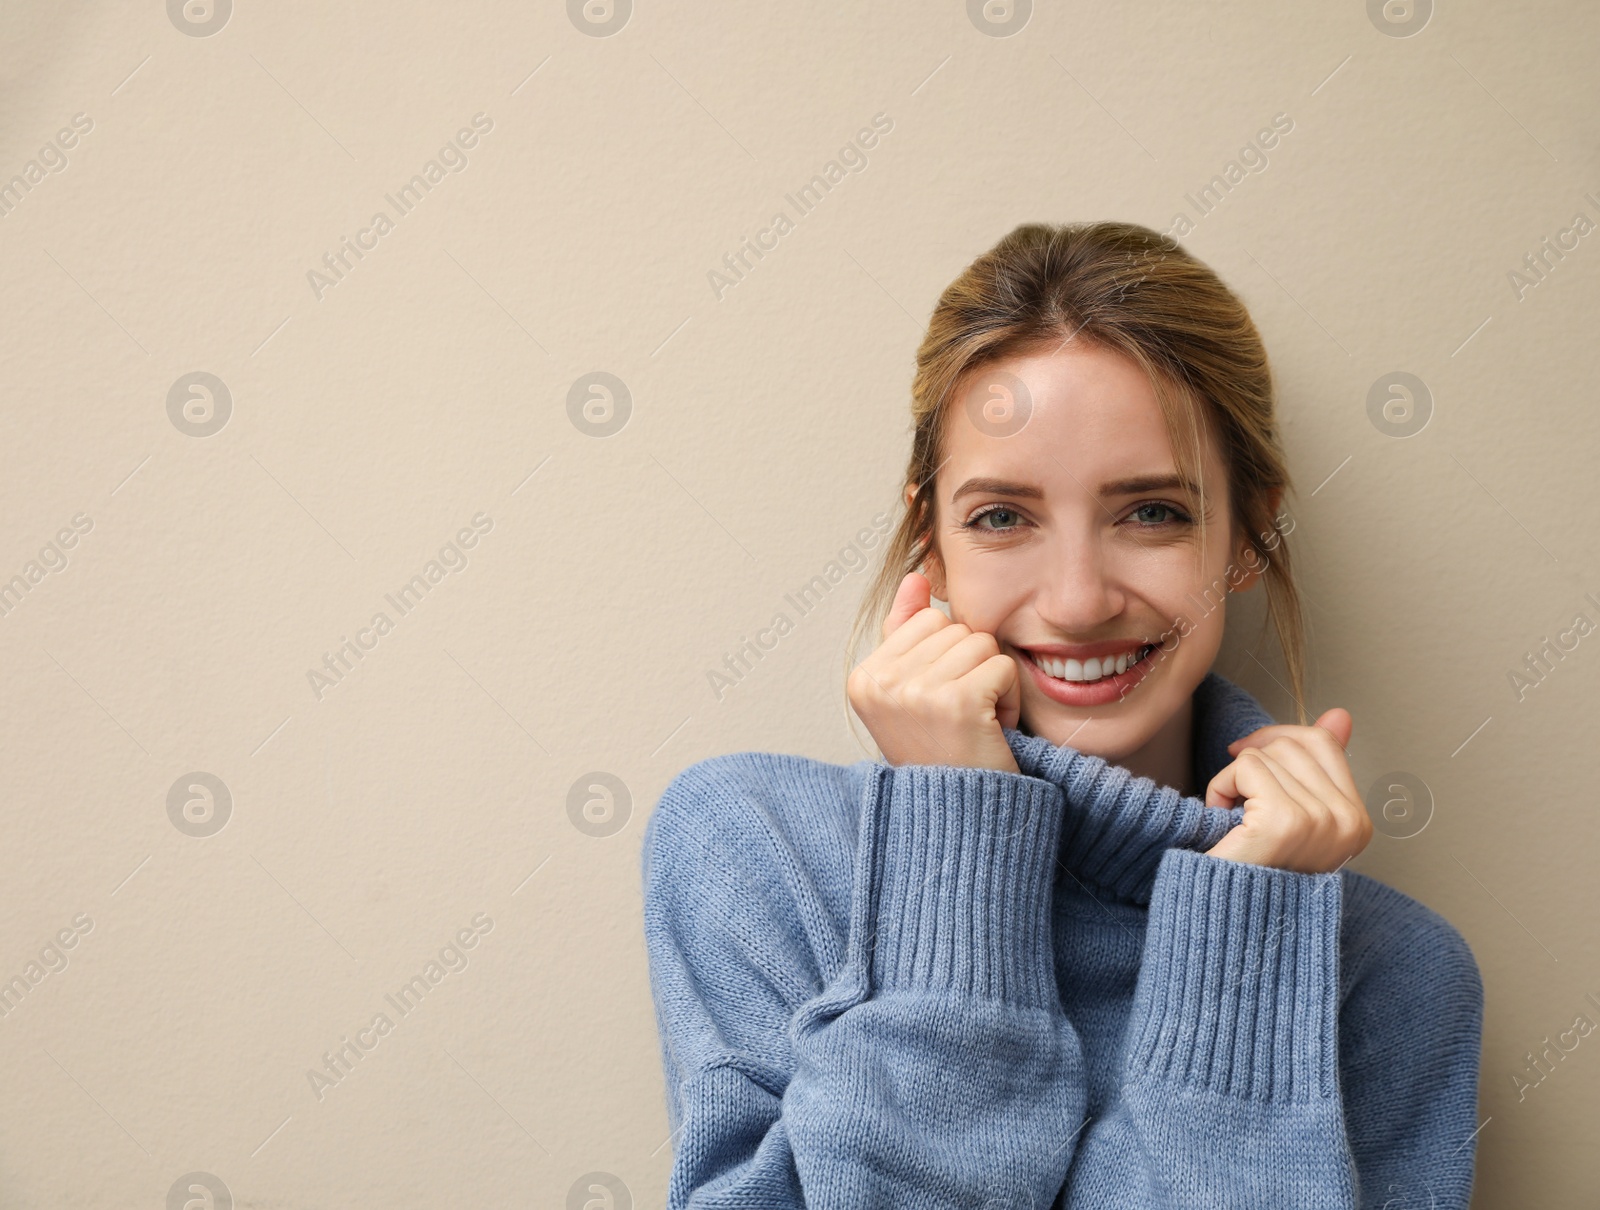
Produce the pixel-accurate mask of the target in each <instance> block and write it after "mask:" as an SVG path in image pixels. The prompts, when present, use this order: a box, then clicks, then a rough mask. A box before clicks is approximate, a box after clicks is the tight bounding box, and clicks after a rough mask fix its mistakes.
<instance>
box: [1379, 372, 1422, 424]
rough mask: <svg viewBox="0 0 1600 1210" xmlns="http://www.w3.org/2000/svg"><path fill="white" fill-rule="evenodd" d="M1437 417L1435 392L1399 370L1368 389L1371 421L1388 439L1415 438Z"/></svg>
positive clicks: (1412, 375)
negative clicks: (1435, 414) (1434, 399)
mask: <svg viewBox="0 0 1600 1210" xmlns="http://www.w3.org/2000/svg"><path fill="white" fill-rule="evenodd" d="M1432 416H1433V392H1432V391H1430V390H1428V384H1427V383H1425V382H1423V381H1422V379H1420V378H1418V377H1417V376H1416V375H1415V374H1408V373H1406V371H1404V370H1395V371H1394V372H1393V373H1389V374H1385V375H1384V376H1383V377H1382V378H1380V379H1378V380H1377V381H1376V382H1374V383H1373V384H1372V386H1370V387H1369V388H1368V389H1367V419H1368V420H1370V421H1372V427H1373V428H1375V429H1377V430H1378V432H1380V433H1382V434H1383V435H1384V436H1385V437H1415V436H1416V435H1417V434H1418V433H1420V432H1422V430H1423V429H1425V428H1427V427H1428V421H1429V420H1430V419H1431V418H1432Z"/></svg>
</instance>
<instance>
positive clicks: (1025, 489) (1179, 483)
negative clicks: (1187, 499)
mask: <svg viewBox="0 0 1600 1210" xmlns="http://www.w3.org/2000/svg"><path fill="white" fill-rule="evenodd" d="M1174 488H1175V489H1177V490H1178V491H1183V492H1188V493H1189V494H1190V495H1193V496H1199V494H1200V489H1199V488H1197V487H1196V486H1195V485H1194V484H1193V483H1192V482H1191V481H1189V480H1188V479H1185V478H1184V477H1183V476H1182V475H1178V474H1164V475H1135V476H1133V477H1131V478H1128V479H1113V480H1111V481H1110V482H1109V483H1102V484H1101V485H1100V494H1101V495H1102V496H1136V495H1139V494H1140V493H1142V492H1160V491H1168V490H1171V489H1174ZM975 494H982V495H986V496H1015V497H1017V498H1019V499H1024V500H1041V499H1043V498H1044V491H1043V489H1041V488H1039V487H1036V486H1035V485H1033V484H1031V483H1014V482H1012V481H1011V480H1009V479H968V480H967V481H966V482H965V483H963V484H962V485H961V486H960V487H958V488H956V490H955V494H954V495H953V496H951V497H950V502H951V503H952V504H954V503H955V502H956V501H957V500H959V499H961V497H962V496H970V495H975Z"/></svg>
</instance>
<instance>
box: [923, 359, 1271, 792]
mask: <svg viewBox="0 0 1600 1210" xmlns="http://www.w3.org/2000/svg"><path fill="white" fill-rule="evenodd" d="M1008 375H1009V376H1011V377H1010V378H1008V377H1007V376H1008ZM1017 380H1020V385H1021V386H1022V387H1023V388H1024V389H1025V391H1026V398H1027V400H1028V401H1029V405H1025V406H1024V407H1021V408H1017V409H1016V410H1014V411H1012V412H1010V413H1008V412H1007V411H1006V410H1005V407H1004V403H1003V401H1004V399H1005V397H1006V396H1005V391H1004V390H1003V389H1002V390H999V391H997V390H995V388H994V386H993V385H992V384H994V383H997V382H998V383H1002V384H1009V386H1010V387H1011V388H1015V387H1016V386H1017V385H1018V382H1017ZM986 399H992V400H996V401H997V405H996V406H992V407H990V408H989V409H988V410H987V411H986V410H985V409H984V408H983V406H982V404H983V402H984V400H986ZM1030 406H1031V410H1030ZM1024 415H1025V416H1026V419H1025V422H1023V423H1021V427H1020V428H1019V427H1017V426H1018V421H1019V420H1020V419H1021V418H1022V417H1023V416H1024ZM947 425H948V428H947V431H946V434H945V449H944V453H945V461H944V463H943V464H942V465H941V467H940V468H939V471H938V473H937V478H936V480H935V487H936V494H937V502H938V503H937V514H938V515H937V521H936V528H935V534H936V537H935V547H934V548H935V550H936V552H937V553H936V555H935V556H934V557H933V558H930V560H929V562H928V565H927V567H926V569H925V570H926V572H927V574H928V577H929V579H930V580H931V581H932V583H933V589H934V595H935V596H937V597H938V598H939V599H940V600H943V601H946V602H948V603H949V606H950V615H951V617H952V618H953V619H955V620H956V621H958V622H963V623H965V624H966V625H968V626H970V627H972V628H973V629H974V630H983V631H987V632H988V633H990V634H992V635H994V636H995V638H996V639H997V640H998V641H999V643H1000V649H1001V651H1002V652H1003V653H1005V654H1006V655H1009V656H1011V657H1013V658H1014V659H1015V660H1016V661H1017V664H1018V669H1019V672H1020V673H1021V677H1022V688H1021V699H1022V713H1021V720H1020V725H1021V726H1022V727H1023V728H1024V729H1026V730H1028V731H1029V732H1031V733H1032V734H1034V735H1039V736H1042V737H1044V738H1046V739H1048V740H1050V741H1051V742H1052V743H1056V744H1070V745H1071V746H1072V747H1074V748H1076V749H1078V750H1079V751H1081V752H1085V753H1089V754H1092V755H1096V756H1101V757H1104V758H1105V759H1107V760H1108V761H1111V762H1113V763H1132V762H1130V761H1129V760H1128V758H1129V757H1132V756H1136V755H1142V756H1143V757H1145V758H1147V759H1146V760H1145V761H1144V763H1147V764H1148V763H1159V762H1151V761H1150V760H1149V759H1148V758H1150V756H1151V752H1152V748H1153V747H1154V746H1159V745H1162V744H1172V743H1178V742H1182V743H1183V744H1185V745H1186V744H1187V733H1186V728H1187V726H1188V721H1189V718H1190V714H1189V709H1188V706H1189V698H1190V695H1191V694H1192V693H1193V692H1194V689H1195V686H1197V685H1198V684H1199V683H1200V681H1201V679H1202V678H1204V676H1205V675H1206V673H1207V672H1208V671H1209V670H1210V668H1211V665H1212V662H1213V661H1214V660H1215V658H1216V655H1217V651H1218V648H1219V647H1220V646H1221V643H1222V635H1223V623H1224V619H1225V615H1226V596H1227V593H1228V591H1229V589H1230V588H1232V589H1233V590H1234V591H1241V590H1243V589H1245V588H1248V587H1250V586H1251V585H1252V584H1253V583H1254V582H1255V580H1256V579H1257V578H1258V573H1259V571H1260V570H1261V569H1262V568H1263V567H1264V564H1263V563H1262V562H1261V560H1260V558H1259V556H1257V555H1255V554H1254V552H1253V551H1250V550H1249V548H1248V547H1247V546H1246V545H1245V544H1244V543H1243V542H1242V541H1238V540H1237V538H1236V536H1235V535H1234V534H1233V528H1234V527H1233V524H1232V519H1231V517H1230V515H1229V509H1228V498H1227V497H1228V493H1227V484H1226V477H1225V475H1226V472H1225V470H1224V467H1223V465H1222V461H1221V457H1220V453H1219V451H1218V450H1217V449H1216V447H1215V441H1214V440H1213V439H1212V438H1211V437H1210V436H1209V435H1207V436H1206V437H1205V449H1204V459H1203V464H1202V465H1203V468H1204V483H1205V486H1206V488H1207V507H1208V509H1209V511H1208V512H1207V513H1206V514H1205V520H1206V539H1207V540H1206V544H1205V547H1204V549H1202V548H1201V546H1200V535H1199V530H1198V522H1199V519H1200V516H1201V512H1200V499H1199V495H1198V491H1197V490H1196V489H1197V487H1198V485H1191V486H1185V485H1183V484H1180V483H1177V482H1176V479H1177V475H1178V470H1177V465H1176V462H1175V461H1174V458H1173V453H1172V447H1171V443H1170V442H1169V441H1168V439H1167V433H1166V428H1165V425H1164V424H1163V421H1162V415H1161V411H1160V407H1159V405H1158V404H1157V402H1156V396H1155V392H1154V390H1153V388H1152V387H1151V384H1150V382H1149V380H1148V379H1147V378H1146V377H1145V376H1144V374H1143V372H1142V371H1141V370H1140V369H1139V368H1138V366H1137V365H1136V364H1135V363H1134V362H1132V361H1131V360H1129V359H1128V358H1127V357H1125V356H1123V355H1122V354H1120V353H1114V352H1111V351H1108V350H1106V349H1103V348H1099V347H1096V346H1093V345H1090V344H1087V343H1085V342H1084V341H1081V340H1073V341H1069V342H1067V343H1065V344H1062V345H1060V346H1056V347H1051V348H1047V349H1046V350H1044V351H1041V352H1038V353H1030V354H1027V355H1022V356H1018V357H1014V358H1010V359H1007V360H1003V361H999V362H994V363H990V364H987V365H984V366H982V367H980V368H979V369H978V370H976V371H974V372H972V373H970V374H969V375H968V376H967V377H966V378H965V379H964V381H963V382H962V383H961V384H959V389H958V391H957V393H956V396H955V403H954V406H953V407H952V408H951V409H950V411H949V415H948V418H947ZM1013 430H1015V431H1013ZM1119 669H1120V670H1121V671H1120V672H1119V671H1118V670H1119ZM1180 727H1181V728H1182V729H1184V734H1183V735H1182V736H1179V735H1178V731H1179V729H1180ZM1184 750H1186V747H1185V749H1184Z"/></svg>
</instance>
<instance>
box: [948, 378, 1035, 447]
mask: <svg viewBox="0 0 1600 1210" xmlns="http://www.w3.org/2000/svg"><path fill="white" fill-rule="evenodd" d="M962 406H963V408H964V409H965V411H966V413H967V420H968V421H969V422H971V424H972V427H973V428H975V429H977V430H978V432H980V433H983V434H984V435H985V436H988V437H1012V436H1015V435H1016V434H1017V433H1020V432H1021V431H1022V430H1023V428H1024V427H1025V426H1026V425H1027V423H1028V420H1029V418H1030V417H1032V415H1033V395H1032V394H1031V393H1030V392H1029V391H1028V384H1027V383H1025V382H1023V381H1022V379H1020V378H1018V377H1017V376H1016V375H1015V374H1012V373H1009V372H1008V371H1006V370H1001V369H995V368H992V367H985V368H983V369H982V370H980V371H979V372H978V376H977V378H975V379H974V380H973V382H972V385H971V386H969V387H968V388H967V390H966V395H965V399H964V401H963V404H962Z"/></svg>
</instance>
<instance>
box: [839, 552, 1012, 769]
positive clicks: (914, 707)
mask: <svg viewBox="0 0 1600 1210" xmlns="http://www.w3.org/2000/svg"><path fill="white" fill-rule="evenodd" d="M932 593H933V586H932V585H931V584H930V583H929V581H928V578H927V577H926V576H924V575H923V574H922V573H921V572H916V571H914V572H911V573H910V574H909V575H907V576H906V578H905V579H903V580H901V581H900V589H899V591H898V592H897V593H895V598H894V605H893V606H892V607H891V608H890V610H889V616H888V617H887V618H885V619H884V621H883V643H882V645H880V646H879V647H878V648H877V650H875V651H874V652H873V653H872V654H871V655H869V656H868V657H867V658H866V659H864V660H862V661H861V663H859V664H857V665H856V667H855V669H854V670H853V671H852V672H851V673H850V678H849V680H848V681H847V682H846V689H847V691H848V693H849V697H850V705H851V706H852V707H853V708H854V710H855V712H856V714H857V715H858V716H859V717H860V718H861V721H862V722H864V723H865V724H866V725H867V730H868V731H870V732H871V733H872V738H873V739H874V740H876V741H877V744H878V748H879V749H880V750H881V751H882V753H883V759H884V760H885V761H887V762H888V763H889V764H891V765H958V766H964V767H968V768H974V769H998V770H1001V771H1002V772H1007V773H1017V772H1020V770H1019V769H1018V768H1017V761H1016V757H1014V756H1013V755H1012V753H1011V745H1010V744H1008V743H1007V742H1006V737H1005V734H1004V732H1003V731H1002V727H1015V726H1016V725H1017V720H1018V718H1019V716H1020V713H1021V706H1022V684H1021V679H1020V669H1018V668H1017V665H1016V661H1015V660H1013V659H1012V658H1011V657H1010V656H1008V655H1002V654H1001V652H1000V644H999V642H998V641H997V640H996V639H995V637H994V636H993V635H992V634H988V633H986V632H984V631H981V630H973V629H972V628H971V627H969V626H966V625H964V624H962V623H961V622H955V621H952V620H951V619H949V618H947V617H945V615H944V614H943V613H941V612H940V611H939V610H937V609H935V608H933V607H932V605H930V604H929V602H930V601H931V599H932Z"/></svg>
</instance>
